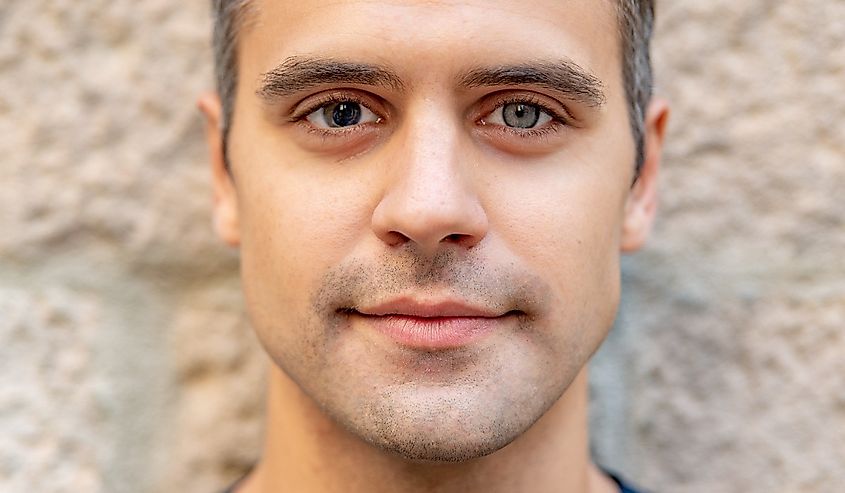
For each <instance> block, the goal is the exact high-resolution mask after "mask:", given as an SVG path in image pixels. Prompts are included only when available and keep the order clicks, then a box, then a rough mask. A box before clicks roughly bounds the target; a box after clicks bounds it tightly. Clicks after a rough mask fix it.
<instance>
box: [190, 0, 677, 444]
mask: <svg viewBox="0 0 845 493" xmlns="http://www.w3.org/2000/svg"><path fill="white" fill-rule="evenodd" d="M242 3H244V2H239V1H232V2H222V3H221V2H215V6H216V7H217V8H218V12H220V14H221V15H223V17H222V19H223V21H222V23H221V24H220V25H219V26H218V29H217V31H216V32H217V35H216V37H215V39H216V43H217V46H218V79H219V82H220V95H221V98H222V100H223V102H222V104H221V102H220V101H219V100H217V99H215V98H212V97H208V98H206V99H204V100H203V101H202V102H201V105H202V107H203V109H204V111H205V112H206V114H207V115H208V118H209V123H210V125H209V133H208V135H209V143H210V147H211V149H212V161H213V169H214V183H215V204H216V205H215V221H216V228H217V231H218V233H219V234H220V235H221V236H222V237H223V238H224V239H225V240H226V241H227V242H229V243H231V244H233V245H239V246H240V249H241V271H242V279H243V285H244V291H245V295H246V303H247V310H248V312H249V315H250V318H251V320H252V323H253V326H254V327H255V329H256V332H257V334H258V337H259V339H260V340H261V342H262V344H263V345H264V347H265V348H266V350H267V352H268V353H269V354H270V356H271V358H272V359H273V361H274V362H275V363H276V364H277V365H278V366H279V367H280V368H281V369H283V370H284V371H285V373H286V374H287V375H288V376H289V377H290V378H291V379H292V380H293V381H295V382H296V383H297V384H298V385H299V386H300V387H301V388H302V390H303V391H304V392H305V394H307V395H308V396H309V397H311V398H312V399H313V400H314V401H315V402H316V403H317V405H319V406H320V407H321V409H322V410H323V411H324V412H325V413H326V414H328V415H330V416H331V417H333V418H334V419H335V420H336V421H337V423H339V424H340V425H341V426H343V427H344V428H345V429H347V430H349V431H350V432H352V433H354V434H355V435H357V436H358V437H360V438H361V439H363V440H366V441H368V442H370V443H372V444H374V445H376V446H379V447H382V448H384V449H386V450H390V451H393V452H396V453H399V454H401V455H403V456H405V457H408V458H415V459H426V460H462V459H468V458H471V457H477V456H480V455H483V454H486V453H490V452H492V451H495V450H497V449H499V448H501V447H503V446H505V445H507V444H508V443H510V442H511V441H512V440H514V439H515V438H516V437H518V436H519V435H520V434H522V433H523V432H524V431H526V430H527V429H528V428H529V427H530V426H531V425H532V424H533V423H534V422H535V421H536V420H537V419H539V417H540V416H542V415H543V414H544V413H545V412H546V411H547V410H548V409H549V407H550V406H552V405H553V404H554V403H555V402H556V401H557V400H558V399H559V398H560V396H561V395H562V394H563V393H564V392H565V391H566V389H567V388H568V387H569V385H570V383H571V382H572V381H573V379H574V378H575V376H576V375H577V374H578V373H579V372H580V371H581V369H582V368H583V366H584V365H585V364H586V362H587V360H588V359H589V357H590V355H591V354H592V353H593V352H594V351H595V350H596V348H597V347H598V345H599V344H600V343H601V341H602V340H603V339H604V337H605V335H606V333H607V331H608V329H609V327H610V326H611V324H612V322H613V319H614V317H615V313H616V308H617V305H618V299H619V254H620V251H632V250H635V249H637V248H638V247H639V246H640V244H641V243H642V242H643V240H644V238H645V236H646V234H647V232H648V229H649V226H650V223H651V220H652V218H653V215H654V204H655V192H654V185H655V175H656V169H657V165H658V161H659V151H660V146H661V142H662V135H663V129H664V124H665V115H666V110H665V107H664V106H662V105H661V104H652V106H651V110H650V111H648V112H645V111H644V110H643V108H644V107H645V105H646V104H647V103H648V99H649V95H650V85H651V84H650V70H649V69H648V65H649V64H648V55H647V45H648V35H649V33H650V30H651V27H650V26H651V5H650V2H633V1H632V2H628V1H622V2H621V3H619V4H617V3H615V2H612V1H611V0H571V1H567V2H560V1H558V0H548V1H537V2H531V3H530V5H528V4H526V3H524V2H514V1H507V0H468V1H463V2H456V1H438V2H418V1H412V0H380V1H374V0H366V1H365V0H360V1H347V2H331V1H322V0H313V1H309V2H288V1H271V0H249V2H248V3H246V6H245V10H244V8H242V7H244V6H242V5H240V4H242ZM229 9H230V10H229ZM227 22H228V23H230V25H231V27H227V25H226V23H227ZM620 25H621V26H623V28H622V29H621V30H620V28H619V26H620ZM620 31H621V32H622V33H623V34H622V35H621V37H620ZM234 33H237V36H234ZM620 39H622V40H623V41H621V42H620ZM235 40H237V44H234V43H235ZM642 50H645V51H646V52H645V53H643V52H642ZM623 60H624V63H623ZM620 67H621V68H622V69H620ZM235 80H237V84H235V82H234V81H235ZM632 82H633V83H632ZM632 122H634V125H633V128H634V129H635V130H634V131H633V132H632V130H631V129H632ZM636 129H642V130H636ZM638 132H639V135H642V136H643V138H642V142H643V143H642V145H641V146H640V145H638V144H637V142H638V141H639V140H640V139H639V137H638ZM227 134H228V135H227ZM224 142H227V143H228V146H227V148H228V149H227V151H226V152H224ZM638 147H641V148H642V151H641V152H640V151H638ZM226 153H228V161H229V166H228V167H227V165H226V164H225V163H226V158H225V155H226ZM639 154H641V155H642V157H641V158H638V157H637V156H638V155H639ZM638 161H639V162H640V163H641V165H640V166H639V167H638V166H636V164H635V163H637V162H638ZM637 168H639V174H640V178H639V179H638V180H636V182H635V184H634V186H633V187H632V186H631V183H632V182H634V177H635V174H636V173H637Z"/></svg>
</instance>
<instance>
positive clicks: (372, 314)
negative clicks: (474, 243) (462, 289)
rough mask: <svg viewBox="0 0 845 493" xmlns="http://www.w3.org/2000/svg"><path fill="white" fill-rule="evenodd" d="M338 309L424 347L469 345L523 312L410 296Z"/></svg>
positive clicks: (402, 340) (396, 339) (407, 345)
mask: <svg viewBox="0 0 845 493" xmlns="http://www.w3.org/2000/svg"><path fill="white" fill-rule="evenodd" d="M338 312H341V313H344V314H345V315H347V316H348V317H350V319H354V320H356V321H359V322H362V323H364V324H365V325H368V326H369V327H371V328H372V329H375V330H376V331H377V332H380V333H382V334H383V335H385V336H387V337H388V338H390V339H392V340H393V341H394V342H395V343H396V344H398V345H400V346H403V347H405V348H408V349H416V350H423V351H439V350H447V349H457V348H461V347H466V346H469V345H471V344H473V343H476V342H477V341H479V340H480V339H482V338H483V337H484V336H486V335H488V334H490V333H493V332H495V331H496V330H498V329H501V328H502V327H504V325H505V324H509V323H512V319H515V318H516V317H518V316H520V315H524V312H522V311H519V310H508V311H502V310H496V309H492V308H486V307H481V306H474V305H471V304H469V303H466V302H463V301H460V300H452V299H444V300H426V301H420V300H415V299H412V298H399V299H395V300H391V301H388V302H386V303H381V304H377V305H371V306H363V307H359V308H344V309H341V310H338Z"/></svg>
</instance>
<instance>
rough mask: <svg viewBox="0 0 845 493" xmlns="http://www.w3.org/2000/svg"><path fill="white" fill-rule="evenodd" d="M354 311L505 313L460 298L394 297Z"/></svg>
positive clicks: (457, 314) (450, 314)
mask: <svg viewBox="0 0 845 493" xmlns="http://www.w3.org/2000/svg"><path fill="white" fill-rule="evenodd" d="M355 311H356V312H358V313H360V314H362V315H370V316H389V315H399V316H406V317H420V318H434V317H484V318H495V317H500V316H502V315H505V314H507V312H503V311H496V310H492V309H489V308H484V307H479V306H476V305H472V304H470V303H467V302H465V301H462V300H455V299H439V300H418V299H413V298H395V299H392V300H389V301H386V302H383V303H378V304H375V305H369V306H363V307H358V308H356V309H355Z"/></svg>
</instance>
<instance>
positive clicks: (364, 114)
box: [305, 101, 379, 128]
mask: <svg viewBox="0 0 845 493" xmlns="http://www.w3.org/2000/svg"><path fill="white" fill-rule="evenodd" d="M305 119H306V120H308V122H309V123H311V124H312V125H314V126H315V127H317V128H344V127H353V126H355V125H360V124H362V123H376V122H378V121H379V118H378V117H377V116H376V115H375V113H373V112H372V111H370V110H369V109H368V108H367V107H366V106H364V105H362V104H360V103H356V102H355V101H336V102H333V103H329V104H327V105H325V106H321V107H320V108H318V109H317V110H316V111H313V112H311V114H309V115H308V116H307V117H305Z"/></svg>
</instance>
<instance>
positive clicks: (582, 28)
mask: <svg viewBox="0 0 845 493" xmlns="http://www.w3.org/2000/svg"><path fill="white" fill-rule="evenodd" d="M249 11H250V13H249V20H248V22H247V24H246V26H245V29H244V30H243V32H242V36H241V42H240V44H239V47H238V51H239V59H240V61H241V63H240V65H241V67H240V69H241V75H243V76H245V77H246V78H247V79H249V78H255V77H257V76H258V75H259V74H261V73H263V72H266V71H267V70H270V69H272V68H273V67H274V66H275V65H276V64H278V63H279V62H280V61H281V60H284V59H285V58H287V57H290V56H297V55H312V56H324V57H332V58H338V59H348V60H354V61H359V62H369V63H377V64H385V65H389V66H392V67H394V68H395V69H396V70H397V72H398V73H400V74H402V75H403V76H405V77H406V78H408V79H410V80H412V81H416V80H426V79H429V80H434V79H437V78H438V77H440V76H441V75H447V74H449V73H457V72H460V71H462V70H465V69H466V68H467V67H470V66H479V65H501V64H518V63H524V62H526V61H528V60H532V59H541V60H554V59H556V58H559V59H567V60H571V61H573V62H575V63H577V64H578V65H580V66H582V67H584V68H586V69H587V70H589V71H590V72H592V73H595V74H597V75H598V76H599V77H600V78H601V79H602V80H603V81H604V82H605V86H606V87H609V88H617V87H620V86H621V80H620V79H621V78H620V76H621V74H620V69H619V67H620V63H621V62H620V58H619V46H618V45H619V34H618V23H617V16H616V10H615V4H614V2H613V0H532V1H531V2H525V1H524V0H465V1H421V0H417V1H413V0H344V1H337V0H335V1H331V0H308V1H307V2H302V1H286V0H285V1H280V0H251V2H250V8H249Z"/></svg>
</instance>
